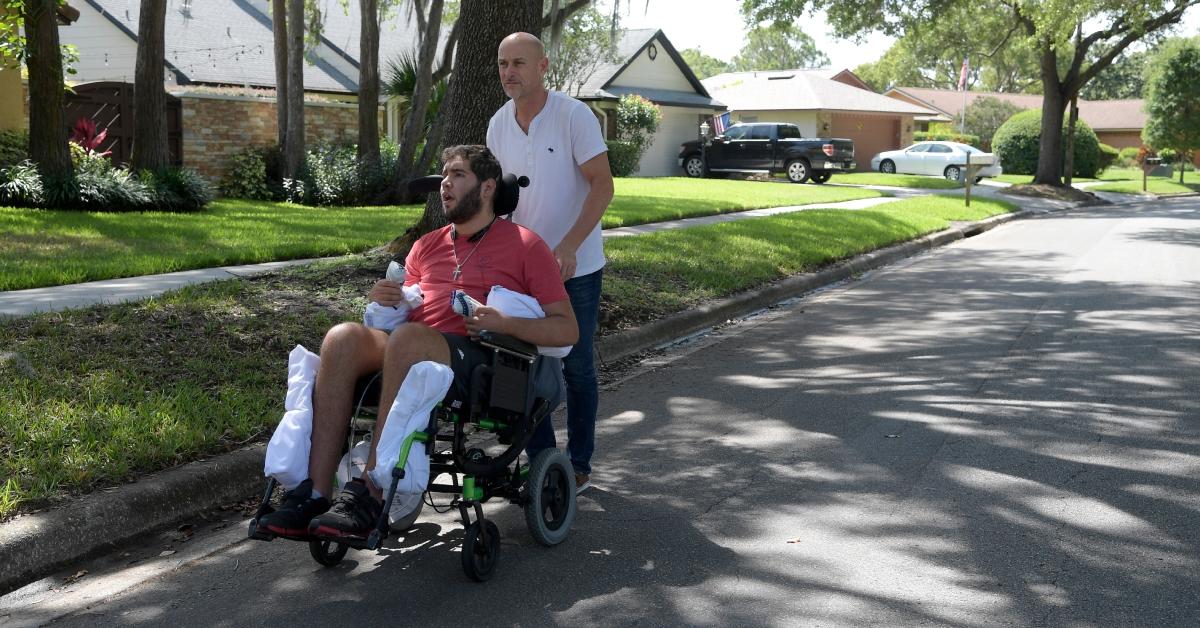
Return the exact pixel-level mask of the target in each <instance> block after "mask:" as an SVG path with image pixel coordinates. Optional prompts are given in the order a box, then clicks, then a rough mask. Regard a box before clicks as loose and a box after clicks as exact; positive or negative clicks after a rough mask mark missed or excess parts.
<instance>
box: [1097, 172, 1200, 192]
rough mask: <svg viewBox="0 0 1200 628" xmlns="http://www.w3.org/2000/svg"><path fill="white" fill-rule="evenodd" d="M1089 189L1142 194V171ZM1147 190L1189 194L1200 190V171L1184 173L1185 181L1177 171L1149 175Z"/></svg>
mask: <svg viewBox="0 0 1200 628" xmlns="http://www.w3.org/2000/svg"><path fill="white" fill-rule="evenodd" d="M1088 190H1089V191H1100V192H1118V193H1121V194H1141V193H1142V176H1141V172H1140V171H1138V176H1137V178H1136V179H1132V180H1128V181H1116V182H1114V183H1105V184H1103V185H1095V186H1092V187H1089V188H1088ZM1146 191H1147V192H1150V193H1151V194H1189V193H1192V192H1200V173H1196V172H1185V173H1183V183H1180V182H1179V173H1175V174H1174V175H1173V176H1172V177H1147V178H1146Z"/></svg>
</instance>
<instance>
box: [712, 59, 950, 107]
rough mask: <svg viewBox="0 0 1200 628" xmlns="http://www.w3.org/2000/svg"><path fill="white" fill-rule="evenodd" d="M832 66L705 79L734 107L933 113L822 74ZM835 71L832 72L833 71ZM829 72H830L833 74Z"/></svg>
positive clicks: (737, 74)
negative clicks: (820, 68) (819, 68)
mask: <svg viewBox="0 0 1200 628" xmlns="http://www.w3.org/2000/svg"><path fill="white" fill-rule="evenodd" d="M830 72H832V71H831V70H775V71H770V72H728V73H725V74H718V75H716V76H713V77H709V78H706V79H704V81H703V83H704V85H705V86H706V87H707V88H708V90H709V93H711V94H712V95H713V97H714V98H718V99H720V100H721V102H724V103H725V104H726V105H728V106H729V108H730V109H731V110H733V111H781V110H782V111H786V110H800V111H809V110H817V109H823V110H827V111H861V112H878V113H906V114H913V115H929V114H933V113H936V112H935V111H933V110H931V109H928V108H926V107H920V106H917V105H914V104H911V103H907V102H904V101H901V100H898V99H895V98H887V97H886V96H882V95H880V94H876V93H875V92H872V91H867V90H864V89H860V88H858V87H852V86H850V85H847V84H845V83H842V82H840V81H835V80H832V79H831V78H825V77H824V76H823V75H824V74H827V73H830ZM836 74H838V72H833V73H832V75H836ZM832 75H830V76H832Z"/></svg>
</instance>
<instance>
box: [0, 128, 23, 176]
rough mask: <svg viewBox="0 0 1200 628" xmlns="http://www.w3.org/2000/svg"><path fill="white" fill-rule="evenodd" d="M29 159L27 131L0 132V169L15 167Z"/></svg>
mask: <svg viewBox="0 0 1200 628" xmlns="http://www.w3.org/2000/svg"><path fill="white" fill-rule="evenodd" d="M27 159H29V133H28V132H27V131H0V168H9V167H12V166H16V165H18V164H20V163H21V162H23V161H25V160H27Z"/></svg>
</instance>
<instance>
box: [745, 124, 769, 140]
mask: <svg viewBox="0 0 1200 628" xmlns="http://www.w3.org/2000/svg"><path fill="white" fill-rule="evenodd" d="M746 139H749V140H769V139H771V125H770V124H756V125H754V126H753V127H751V128H750V137H747V138H746Z"/></svg>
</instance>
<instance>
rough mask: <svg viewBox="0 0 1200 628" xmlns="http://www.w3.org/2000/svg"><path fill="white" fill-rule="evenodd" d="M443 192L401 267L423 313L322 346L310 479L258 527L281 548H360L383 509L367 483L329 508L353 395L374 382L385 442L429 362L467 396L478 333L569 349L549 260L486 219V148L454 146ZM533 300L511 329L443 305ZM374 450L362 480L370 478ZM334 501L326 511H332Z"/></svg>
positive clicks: (491, 316) (393, 285) (495, 170)
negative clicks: (292, 544) (458, 295)
mask: <svg viewBox="0 0 1200 628" xmlns="http://www.w3.org/2000/svg"><path fill="white" fill-rule="evenodd" d="M442 161H443V163H444V164H445V166H444V167H443V169H442V173H443V175H444V177H445V178H444V179H443V180H442V183H441V191H440V192H441V199H442V206H443V207H444V209H445V212H446V220H447V221H448V222H449V223H450V224H448V225H447V226H445V227H443V228H441V229H438V230H435V231H433V232H431V233H428V234H426V235H425V236H423V237H422V238H421V239H420V240H418V241H417V242H416V244H415V245H414V246H413V248H412V251H411V252H410V253H409V255H408V257H407V259H406V260H405V267H406V271H407V274H406V278H405V281H404V285H412V284H419V285H420V287H421V291H422V292H423V294H424V302H423V303H422V305H420V306H418V307H416V308H414V309H413V310H412V312H410V314H409V317H408V321H407V322H406V323H402V324H401V325H400V326H398V327H396V329H395V330H394V331H392V332H391V333H390V334H388V333H386V332H384V331H381V330H378V329H372V328H370V327H366V326H365V325H362V324H359V323H341V324H339V325H336V326H334V327H333V328H332V329H330V330H329V331H328V332H327V333H326V335H325V339H324V341H323V342H322V343H321V353H320V356H321V362H320V368H319V370H318V372H317V380H316V387H315V389H314V391H313V425H312V449H311V453H310V455H309V463H308V464H309V466H308V472H309V476H308V477H309V479H307V480H305V481H303V482H301V483H300V485H299V486H297V487H296V488H294V489H292V490H291V491H289V492H288V493H287V495H286V496H285V498H284V501H283V504H282V506H281V507H280V508H279V509H278V510H276V511H275V512H273V513H270V514H268V515H264V516H263V517H262V519H261V520H260V521H259V526H260V527H262V528H264V529H266V530H268V531H270V532H272V533H274V534H277V535H281V536H290V537H304V536H306V535H308V534H309V531H310V530H316V531H319V533H320V534H321V535H322V536H324V537H329V536H337V535H345V536H363V535H365V534H366V533H367V532H369V531H370V530H371V528H372V526H373V525H374V523H375V521H376V520H377V519H378V518H379V516H380V511H381V509H382V506H383V504H382V491H381V487H377V486H375V485H374V484H373V483H372V482H371V480H370V477H369V475H368V474H367V473H364V474H363V476H362V477H361V478H355V479H353V480H352V481H351V482H349V483H348V484H347V485H346V486H345V487H344V488H343V489H342V491H341V492H340V493H339V494H338V495H337V496H336V497H334V496H333V495H332V492H333V480H332V478H333V476H334V471H335V469H336V467H337V464H338V459H339V458H340V456H341V451H342V445H343V443H344V442H345V438H346V430H347V429H348V426H349V418H350V414H351V412H352V411H353V407H352V403H353V402H352V397H353V394H354V389H355V383H356V382H357V380H358V379H359V378H360V377H362V376H365V375H370V374H371V373H374V372H377V371H380V370H382V371H383V378H382V381H383V385H382V391H381V394H380V399H379V413H378V420H377V423H376V426H375V433H376V434H382V433H383V426H384V423H385V421H386V420H387V415H388V410H389V408H390V407H391V405H392V402H393V401H394V399H395V397H396V393H397V391H398V390H399V389H400V385H401V384H402V383H403V382H404V378H405V376H406V375H407V374H408V371H409V369H410V367H412V366H413V365H414V364H417V363H418V362H422V361H426V360H432V361H436V362H440V363H442V364H447V365H449V366H450V368H451V369H452V370H453V372H454V383H453V384H452V388H454V389H456V390H457V392H458V393H460V394H463V395H464V396H465V392H466V391H467V390H468V389H469V377H470V373H471V370H472V368H473V367H474V366H475V365H476V364H481V363H487V361H488V360H489V359H490V355H491V354H490V352H488V351H487V350H485V349H484V348H482V347H481V346H479V344H478V343H477V342H475V341H474V340H473V337H475V336H478V335H479V332H480V331H481V330H488V331H492V332H497V333H501V334H506V335H509V336H513V337H515V338H517V339H520V340H524V341H526V342H528V343H531V344H535V345H542V346H565V345H571V344H574V343H575V341H576V340H577V336H578V326H577V325H576V322H575V315H574V313H573V311H572V309H571V304H570V301H569V300H568V298H567V293H566V291H565V289H564V288H563V283H562V280H561V278H560V277H559V271H558V263H557V262H556V261H555V259H554V255H553V253H552V252H551V251H550V248H549V247H548V246H546V244H545V243H544V242H543V241H542V240H541V238H539V237H538V236H537V235H536V234H534V233H533V232H532V231H530V230H528V229H525V228H524V227H521V226H518V225H517V224H515V223H513V222H511V221H509V220H504V219H497V216H496V213H495V211H494V207H495V202H496V199H497V193H498V191H499V186H500V184H501V170H500V164H499V162H498V161H497V160H496V158H495V156H494V155H492V153H491V151H489V150H488V149H487V148H486V147H484V146H453V147H450V148H447V149H446V150H445V151H444V152H443V153H442ZM497 285H498V286H504V287H505V288H508V289H509V290H514V291H516V292H520V293H524V294H527V295H530V296H532V297H533V298H534V299H536V300H537V301H538V304H539V305H541V307H542V309H543V310H544V312H545V317H544V318H515V317H510V316H506V315H504V314H502V313H500V312H499V311H497V310H495V309H493V308H489V307H486V306H481V307H478V308H476V309H475V310H474V312H473V313H472V314H471V316H469V317H464V316H461V315H459V314H457V313H456V312H455V311H454V310H453V308H452V303H451V301H452V299H451V295H452V294H453V292H454V291H455V290H462V291H464V292H465V293H466V294H468V295H469V296H470V297H472V298H473V299H475V300H476V301H479V302H483V301H484V300H485V298H486V295H487V293H488V290H489V289H490V288H491V287H492V286H497ZM402 287H404V286H402V285H401V284H400V283H398V282H395V281H390V280H387V279H382V280H380V281H378V282H376V283H375V286H374V287H373V288H372V289H371V291H370V295H369V298H370V300H371V301H374V302H376V303H379V304H380V305H383V306H392V305H396V304H398V303H400V302H401V300H402V298H403V294H402V292H401V288H402ZM375 459H376V448H375V443H374V442H373V443H372V446H371V453H370V457H369V458H368V460H367V466H366V469H367V470H368V471H369V470H371V469H373V468H374V467H375ZM330 498H332V500H331V499H330Z"/></svg>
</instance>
